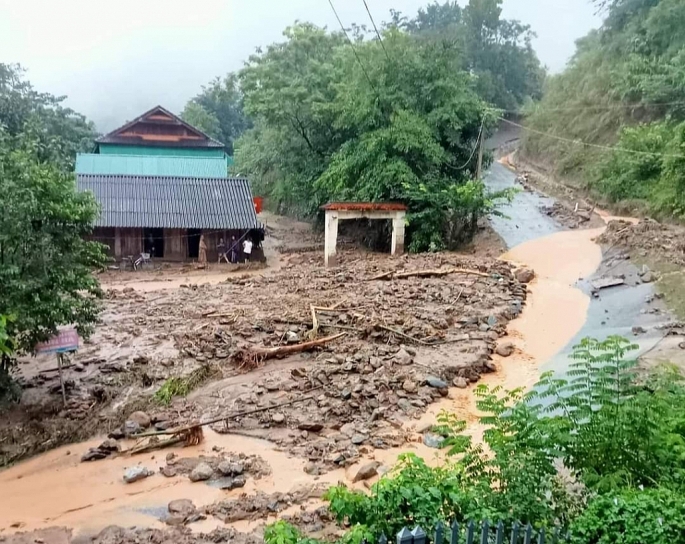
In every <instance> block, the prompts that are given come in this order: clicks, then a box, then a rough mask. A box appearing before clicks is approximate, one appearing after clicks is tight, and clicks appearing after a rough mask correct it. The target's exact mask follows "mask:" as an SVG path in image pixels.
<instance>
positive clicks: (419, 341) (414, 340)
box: [376, 325, 432, 346]
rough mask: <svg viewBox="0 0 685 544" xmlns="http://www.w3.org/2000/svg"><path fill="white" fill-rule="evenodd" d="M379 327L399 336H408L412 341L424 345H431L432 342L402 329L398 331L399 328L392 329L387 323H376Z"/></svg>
mask: <svg viewBox="0 0 685 544" xmlns="http://www.w3.org/2000/svg"><path fill="white" fill-rule="evenodd" d="M376 326H377V327H378V328H379V329H383V330H384V331H388V332H391V333H393V334H396V335H397V336H401V337H402V338H406V339H407V340H410V341H412V342H415V343H416V344H421V345H422V346H431V345H432V344H431V343H430V342H426V341H425V340H421V339H419V338H415V337H413V336H410V335H408V334H406V333H404V332H402V331H398V330H397V329H392V328H390V327H386V326H385V325H376Z"/></svg>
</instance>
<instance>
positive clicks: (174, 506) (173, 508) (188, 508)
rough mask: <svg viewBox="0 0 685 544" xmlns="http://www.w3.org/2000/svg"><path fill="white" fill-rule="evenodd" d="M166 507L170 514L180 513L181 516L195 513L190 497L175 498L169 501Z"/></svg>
mask: <svg viewBox="0 0 685 544" xmlns="http://www.w3.org/2000/svg"><path fill="white" fill-rule="evenodd" d="M167 508H168V509H169V513H170V514H180V515H181V516H183V517H186V516H190V515H191V514H194V513H195V505H194V504H193V501H191V500H190V499H177V500H175V501H171V502H170V503H169V504H168V506H167Z"/></svg>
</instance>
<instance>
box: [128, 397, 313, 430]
mask: <svg viewBox="0 0 685 544" xmlns="http://www.w3.org/2000/svg"><path fill="white" fill-rule="evenodd" d="M321 387H322V386H320V387H314V388H312V389H309V390H307V391H304V393H310V392H312V391H316V390H317V389H321ZM313 398H314V395H306V396H304V397H299V398H296V399H294V400H289V401H286V402H281V403H279V404H272V405H270V406H262V407H261V408H254V409H253V410H245V411H243V412H237V413H235V414H229V415H227V416H221V417H217V418H214V419H210V420H209V421H203V422H202V423H193V424H191V425H184V426H183V427H176V428H175V429H167V430H166V431H150V432H147V433H142V434H137V435H135V436H134V437H133V438H145V437H146V436H162V435H181V434H183V433H187V432H189V431H193V430H194V429H197V428H201V427H205V426H206V425H213V424H214V423H219V422H221V421H228V420H229V419H235V418H237V417H245V416H251V415H252V414H258V413H260V412H266V411H267V410H273V409H274V408H281V407H283V406H289V405H290V404H295V403H297V402H304V401H306V400H311V399H313Z"/></svg>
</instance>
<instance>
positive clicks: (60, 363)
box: [57, 353, 67, 406]
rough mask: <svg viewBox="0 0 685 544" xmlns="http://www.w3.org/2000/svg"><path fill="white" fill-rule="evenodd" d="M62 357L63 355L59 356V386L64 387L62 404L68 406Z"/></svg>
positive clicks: (59, 354)
mask: <svg viewBox="0 0 685 544" xmlns="http://www.w3.org/2000/svg"><path fill="white" fill-rule="evenodd" d="M62 357H63V354H61V353H58V354H57V370H58V372H59V384H60V385H61V386H62V402H63V403H64V406H66V405H67V392H66V390H65V388H64V375H63V374H62Z"/></svg>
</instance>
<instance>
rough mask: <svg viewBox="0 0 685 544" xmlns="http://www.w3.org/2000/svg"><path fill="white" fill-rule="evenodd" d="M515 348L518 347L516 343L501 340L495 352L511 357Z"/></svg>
mask: <svg viewBox="0 0 685 544" xmlns="http://www.w3.org/2000/svg"><path fill="white" fill-rule="evenodd" d="M515 349H516V348H515V347H514V344H512V343H511V342H501V343H499V344H497V347H496V348H495V353H496V354H497V355H499V356H500V357H509V356H510V355H511V354H512V353H514V350H515Z"/></svg>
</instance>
